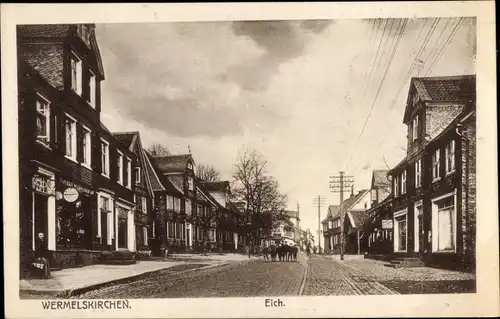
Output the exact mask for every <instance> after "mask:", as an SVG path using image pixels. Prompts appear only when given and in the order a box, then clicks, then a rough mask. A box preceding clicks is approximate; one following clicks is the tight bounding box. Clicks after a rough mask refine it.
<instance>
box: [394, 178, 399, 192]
mask: <svg viewBox="0 0 500 319" xmlns="http://www.w3.org/2000/svg"><path fill="white" fill-rule="evenodd" d="M398 177H399V174H396V175H395V176H394V196H395V197H397V196H399V181H398V179H399V178H398Z"/></svg>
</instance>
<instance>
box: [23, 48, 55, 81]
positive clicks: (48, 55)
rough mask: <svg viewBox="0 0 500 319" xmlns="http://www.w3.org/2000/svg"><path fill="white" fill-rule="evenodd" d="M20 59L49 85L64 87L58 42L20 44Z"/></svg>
mask: <svg viewBox="0 0 500 319" xmlns="http://www.w3.org/2000/svg"><path fill="white" fill-rule="evenodd" d="M19 57H20V59H22V60H24V61H25V62H26V63H27V64H28V65H29V66H30V67H32V68H33V69H34V70H36V71H37V72H38V73H39V74H40V75H41V76H42V77H43V78H44V79H45V80H46V81H47V82H48V83H49V84H50V85H51V86H53V87H55V88H56V89H58V90H62V89H63V88H64V82H63V79H64V77H63V70H64V67H63V47H62V45H60V44H51V45H47V44H36V45H26V46H21V47H20V50H19Z"/></svg>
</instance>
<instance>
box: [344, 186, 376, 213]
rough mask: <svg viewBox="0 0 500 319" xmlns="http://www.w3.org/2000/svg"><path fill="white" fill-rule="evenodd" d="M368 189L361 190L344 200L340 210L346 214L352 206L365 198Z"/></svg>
mask: <svg viewBox="0 0 500 319" xmlns="http://www.w3.org/2000/svg"><path fill="white" fill-rule="evenodd" d="M369 191H370V190H369V189H363V190H361V191H359V192H358V193H357V194H356V195H353V196H351V197H349V198H348V199H346V200H344V201H343V202H342V205H341V209H342V210H343V211H344V212H346V211H348V210H349V209H350V208H351V207H352V206H354V205H355V204H356V203H357V202H359V200H360V199H361V198H362V197H363V196H365V194H366V193H367V192H369Z"/></svg>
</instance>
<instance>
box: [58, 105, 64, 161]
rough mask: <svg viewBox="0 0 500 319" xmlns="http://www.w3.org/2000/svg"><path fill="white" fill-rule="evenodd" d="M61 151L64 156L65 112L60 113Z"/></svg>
mask: <svg viewBox="0 0 500 319" xmlns="http://www.w3.org/2000/svg"><path fill="white" fill-rule="evenodd" d="M58 117H59V125H58V129H59V150H60V152H61V153H62V154H65V153H66V128H65V125H66V115H65V114H64V112H59V116H58Z"/></svg>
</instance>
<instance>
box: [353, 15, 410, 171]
mask: <svg viewBox="0 0 500 319" xmlns="http://www.w3.org/2000/svg"><path fill="white" fill-rule="evenodd" d="M407 23H408V19H404V20H403V23H402V24H400V25H399V26H398V29H400V30H399V34H398V36H397V39H396V40H395V45H394V46H393V48H392V52H391V55H390V57H389V62H388V64H387V65H386V67H385V71H384V74H383V76H382V79H381V80H380V83H379V86H378V88H377V91H376V94H375V97H374V99H373V102H372V105H371V106H370V110H369V112H368V115H367V117H366V119H365V122H364V124H363V128H362V129H361V132H360V134H359V136H358V139H357V142H356V146H355V149H354V151H353V152H352V153H351V156H350V158H349V161H348V163H347V165H346V168H347V167H348V166H349V164H350V162H351V160H352V157H353V155H354V152H355V151H356V149H357V145H358V144H359V141H360V139H361V137H362V136H363V133H364V132H365V129H366V126H367V123H368V121H369V120H370V117H371V114H372V112H373V109H374V106H375V104H376V102H377V99H378V96H379V94H380V91H381V89H382V86H383V84H384V82H385V79H386V76H387V74H388V72H389V69H390V67H391V65H392V61H393V59H394V55H395V54H396V51H397V49H398V47H399V42H400V41H401V37H402V35H403V33H404V30H405V28H406V24H407ZM396 32H398V31H397V30H396Z"/></svg>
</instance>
